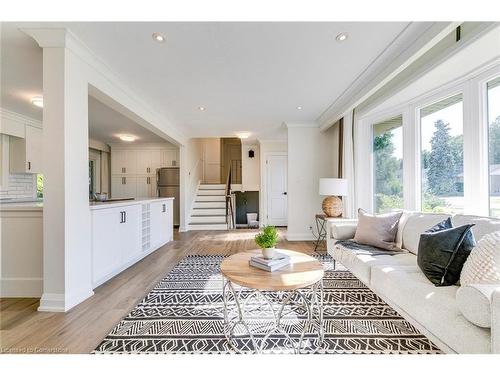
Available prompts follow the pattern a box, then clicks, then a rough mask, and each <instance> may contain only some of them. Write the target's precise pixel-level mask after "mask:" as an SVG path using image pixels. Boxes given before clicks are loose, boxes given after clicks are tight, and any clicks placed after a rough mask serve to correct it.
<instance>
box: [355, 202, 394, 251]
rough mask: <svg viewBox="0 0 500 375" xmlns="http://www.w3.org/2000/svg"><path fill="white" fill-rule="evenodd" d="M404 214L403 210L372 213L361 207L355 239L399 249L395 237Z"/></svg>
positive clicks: (372, 244)
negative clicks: (380, 213) (378, 213)
mask: <svg viewBox="0 0 500 375" xmlns="http://www.w3.org/2000/svg"><path fill="white" fill-rule="evenodd" d="M402 214H403V213H402V212H396V213H390V214H382V215H370V214H368V213H366V212H365V211H364V210H363V209H361V208H360V209H359V210H358V227H357V228H356V234H355V235H354V241H356V242H357V243H360V244H363V245H370V246H375V247H379V248H381V249H386V250H394V249H397V247H396V244H395V239H396V234H397V231H398V223H399V219H400V217H401V215H402Z"/></svg>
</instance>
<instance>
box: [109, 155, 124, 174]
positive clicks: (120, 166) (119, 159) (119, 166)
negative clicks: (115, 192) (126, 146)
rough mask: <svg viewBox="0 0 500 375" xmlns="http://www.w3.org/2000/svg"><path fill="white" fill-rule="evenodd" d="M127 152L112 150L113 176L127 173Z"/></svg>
mask: <svg viewBox="0 0 500 375" xmlns="http://www.w3.org/2000/svg"><path fill="white" fill-rule="evenodd" d="M126 157H127V155H126V151H123V150H112V151H111V174H123V173H125V164H127V161H126Z"/></svg>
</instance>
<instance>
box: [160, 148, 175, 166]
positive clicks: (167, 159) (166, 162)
mask: <svg viewBox="0 0 500 375" xmlns="http://www.w3.org/2000/svg"><path fill="white" fill-rule="evenodd" d="M161 166H162V167H176V166H177V150H175V149H168V150H162V151H161Z"/></svg>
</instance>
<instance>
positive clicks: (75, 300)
mask: <svg viewBox="0 0 500 375" xmlns="http://www.w3.org/2000/svg"><path fill="white" fill-rule="evenodd" d="M93 295H94V291H93V290H90V291H89V290H87V289H86V290H82V291H78V292H76V293H73V294H71V295H69V296H68V297H67V298H66V296H65V295H64V294H62V293H43V294H42V298H41V299H40V306H39V307H38V311H44V312H66V311H68V310H69V309H71V308H73V307H75V306H76V305H78V304H79V303H81V302H83V301H85V300H86V299H87V298H89V297H91V296H93Z"/></svg>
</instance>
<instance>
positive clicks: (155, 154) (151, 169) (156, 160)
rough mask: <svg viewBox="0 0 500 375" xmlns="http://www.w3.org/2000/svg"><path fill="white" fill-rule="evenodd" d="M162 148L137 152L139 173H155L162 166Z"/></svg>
mask: <svg viewBox="0 0 500 375" xmlns="http://www.w3.org/2000/svg"><path fill="white" fill-rule="evenodd" d="M161 156H162V151H161V150H140V151H138V152H137V174H139V175H143V174H144V175H145V174H154V173H156V169H157V168H160V167H161V166H162V157H161Z"/></svg>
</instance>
